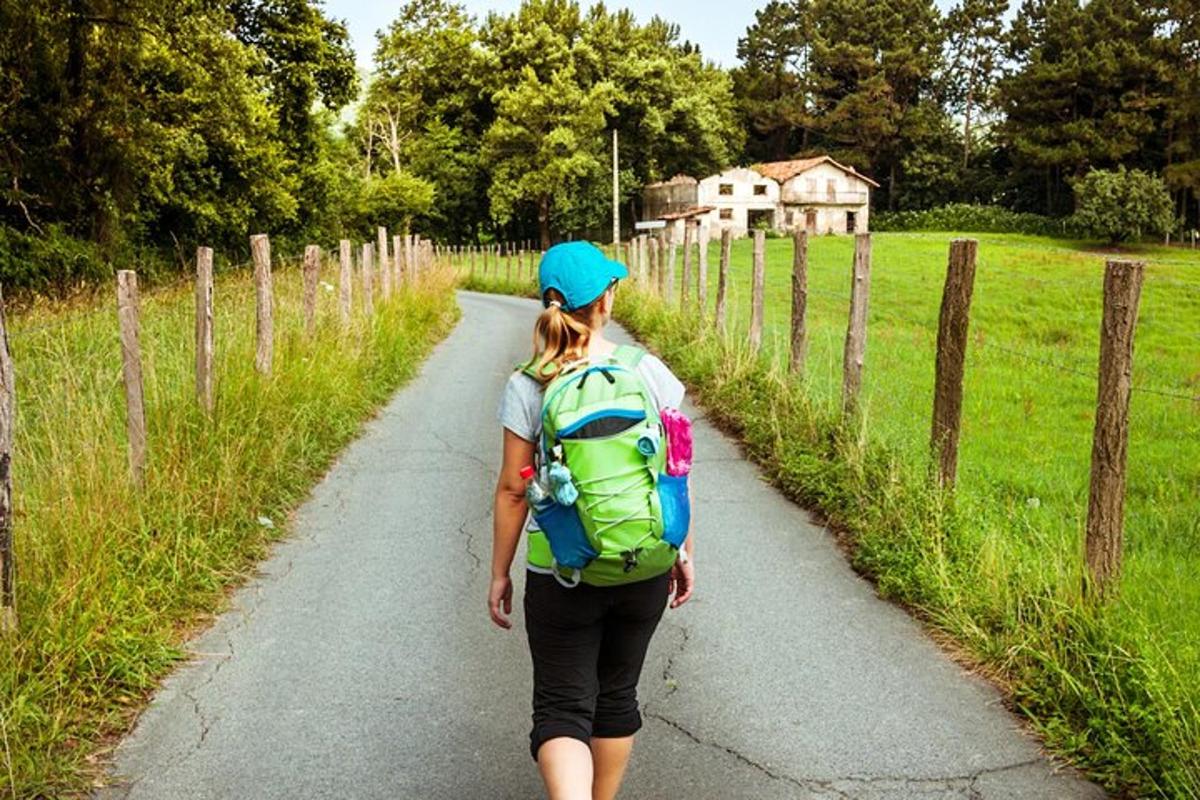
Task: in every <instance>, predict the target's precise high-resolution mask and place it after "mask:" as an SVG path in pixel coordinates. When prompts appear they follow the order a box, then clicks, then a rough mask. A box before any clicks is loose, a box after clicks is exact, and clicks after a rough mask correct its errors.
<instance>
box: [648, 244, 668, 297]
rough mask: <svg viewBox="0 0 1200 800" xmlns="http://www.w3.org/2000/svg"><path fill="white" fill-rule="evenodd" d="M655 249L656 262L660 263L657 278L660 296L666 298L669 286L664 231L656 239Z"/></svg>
mask: <svg viewBox="0 0 1200 800" xmlns="http://www.w3.org/2000/svg"><path fill="white" fill-rule="evenodd" d="M651 246H652V247H653V248H654V252H655V254H656V255H655V260H657V261H658V274H657V275H656V276H655V277H656V279H657V281H658V296H659V297H660V298H662V297H665V296H666V295H665V294H664V292H665V291H666V285H667V238H666V237H665V236H664V235H663V233H662V231H659V233H658V234H657V235H656V236H655V237H654V243H653V244H652V245H651Z"/></svg>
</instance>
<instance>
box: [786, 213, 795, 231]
mask: <svg viewBox="0 0 1200 800" xmlns="http://www.w3.org/2000/svg"><path fill="white" fill-rule="evenodd" d="M795 219H796V214H795V212H794V211H789V212H787V226H788V227H789V228H790V227H792V223H793V222H794V221H795Z"/></svg>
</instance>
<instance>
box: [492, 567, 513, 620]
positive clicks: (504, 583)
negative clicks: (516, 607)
mask: <svg viewBox="0 0 1200 800" xmlns="http://www.w3.org/2000/svg"><path fill="white" fill-rule="evenodd" d="M512 595H513V585H512V578H510V577H508V576H507V575H501V576H500V577H496V578H492V586H491V588H490V589H488V613H489V614H490V615H491V617H492V622H494V623H496V625H497V626H498V627H501V628H504V629H505V630H508V629H509V628H511V627H512V621H511V620H509V618H508V615H509V614H511V613H512ZM501 606H503V610H501Z"/></svg>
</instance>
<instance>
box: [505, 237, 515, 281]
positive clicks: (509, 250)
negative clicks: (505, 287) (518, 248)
mask: <svg viewBox="0 0 1200 800" xmlns="http://www.w3.org/2000/svg"><path fill="white" fill-rule="evenodd" d="M504 251H505V256H504V280H506V281H508V282H509V283H511V282H512V269H513V247H512V242H509V243H508V244H506V245H504Z"/></svg>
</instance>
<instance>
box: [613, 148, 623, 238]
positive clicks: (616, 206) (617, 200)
mask: <svg viewBox="0 0 1200 800" xmlns="http://www.w3.org/2000/svg"><path fill="white" fill-rule="evenodd" d="M617 154H618V145H617V129H616V128H613V253H614V255H613V258H619V257H620V256H619V255H617V254H618V253H620V246H621V176H620V173H619V172H618V169H619V165H618V161H617Z"/></svg>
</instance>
